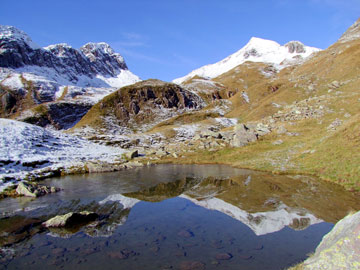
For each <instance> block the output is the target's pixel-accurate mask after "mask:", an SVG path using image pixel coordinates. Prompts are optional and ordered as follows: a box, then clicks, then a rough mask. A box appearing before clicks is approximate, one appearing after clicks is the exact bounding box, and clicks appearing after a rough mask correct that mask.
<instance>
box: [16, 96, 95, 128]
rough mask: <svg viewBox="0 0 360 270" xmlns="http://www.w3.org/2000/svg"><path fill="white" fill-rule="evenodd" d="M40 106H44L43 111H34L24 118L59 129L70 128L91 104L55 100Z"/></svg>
mask: <svg viewBox="0 0 360 270" xmlns="http://www.w3.org/2000/svg"><path fill="white" fill-rule="evenodd" d="M40 106H44V109H43V110H42V112H41V113H34V114H33V115H32V116H29V117H26V118H24V119H22V120H23V121H24V122H26V123H29V124H34V125H37V126H41V127H46V126H49V125H51V126H53V127H55V128H57V129H69V128H71V127H73V126H74V125H75V124H76V123H77V122H79V121H80V119H81V118H82V117H83V116H84V115H85V114H86V113H87V112H88V111H89V110H90V108H91V105H89V104H82V103H71V102H53V103H48V104H46V105H40Z"/></svg>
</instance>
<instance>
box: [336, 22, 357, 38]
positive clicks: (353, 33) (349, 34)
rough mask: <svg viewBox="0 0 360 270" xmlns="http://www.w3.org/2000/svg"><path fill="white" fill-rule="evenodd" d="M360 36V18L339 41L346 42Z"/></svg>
mask: <svg viewBox="0 0 360 270" xmlns="http://www.w3.org/2000/svg"><path fill="white" fill-rule="evenodd" d="M359 38H360V19H358V20H357V21H356V22H355V23H354V24H353V25H352V26H350V28H349V29H348V30H347V31H346V32H345V33H344V34H343V35H342V36H341V37H340V39H339V42H341V43H344V42H348V41H352V40H355V39H359Z"/></svg>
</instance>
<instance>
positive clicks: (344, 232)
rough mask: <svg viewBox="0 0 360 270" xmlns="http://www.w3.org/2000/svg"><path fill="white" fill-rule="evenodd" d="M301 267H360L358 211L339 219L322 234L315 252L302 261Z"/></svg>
mask: <svg viewBox="0 0 360 270" xmlns="http://www.w3.org/2000/svg"><path fill="white" fill-rule="evenodd" d="M303 268H304V269H306V270H315V269H316V270H317V269H327V270H341V269H360V212H357V213H356V214H352V215H349V216H347V217H345V218H343V219H342V220H340V221H339V222H338V223H337V224H336V225H335V227H334V228H333V229H332V230H331V232H329V233H328V234H327V235H325V236H324V238H323V240H322V241H321V243H320V245H319V246H318V247H317V248H316V251H315V254H314V255H313V256H312V257H310V258H309V259H307V260H306V261H305V262H304V265H303Z"/></svg>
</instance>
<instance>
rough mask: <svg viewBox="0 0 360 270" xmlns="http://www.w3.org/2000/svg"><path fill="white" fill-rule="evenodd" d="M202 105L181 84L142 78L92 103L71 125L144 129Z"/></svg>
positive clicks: (197, 97)
mask: <svg viewBox="0 0 360 270" xmlns="http://www.w3.org/2000/svg"><path fill="white" fill-rule="evenodd" d="M203 105H204V102H203V100H202V99H201V98H200V97H199V96H197V95H196V94H194V93H192V92H190V91H188V90H186V89H183V88H182V87H180V86H178V85H176V84H173V83H166V82H163V81H160V80H146V81H142V82H139V83H136V84H134V85H130V86H126V87H123V88H121V89H119V90H118V91H116V92H115V93H113V94H111V95H109V96H107V97H105V98H104V99H103V100H101V101H100V102H99V103H97V104H96V105H94V106H93V107H92V108H91V109H90V111H89V112H88V113H87V114H86V115H85V116H84V117H83V118H82V119H81V121H80V122H79V123H78V124H77V125H76V126H75V128H80V127H84V126H91V127H93V128H99V127H100V128H108V127H110V126H111V129H112V130H116V127H118V128H121V129H123V130H122V131H121V130H119V132H121V133H128V132H130V131H129V130H125V131H124V128H127V129H130V130H134V129H136V130H138V131H139V130H147V129H149V128H151V127H153V126H155V125H156V124H157V123H159V122H161V121H165V120H166V119H169V118H171V117H173V116H175V115H178V114H180V113H182V112H185V111H189V110H197V109H200V108H202V107H203Z"/></svg>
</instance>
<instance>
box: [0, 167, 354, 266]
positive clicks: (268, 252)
mask: <svg viewBox="0 0 360 270" xmlns="http://www.w3.org/2000/svg"><path fill="white" fill-rule="evenodd" d="M46 184H50V185H55V186H58V187H61V188H63V189H64V191H62V192H60V193H57V194H53V195H49V196H45V197H42V198H38V199H36V200H27V199H25V198H19V199H7V200H3V201H0V211H1V212H2V213H4V214H3V216H4V217H3V218H1V219H0V235H1V236H0V244H1V245H2V246H3V247H5V246H7V248H6V249H5V248H2V252H1V253H0V259H1V260H2V262H3V264H2V265H1V266H0V268H1V269H18V268H21V267H27V268H28V269H32V268H34V269H35V268H36V269H41V268H42V267H43V268H46V267H48V266H49V265H51V267H53V268H54V267H55V266H54V264H52V263H54V262H56V267H55V269H56V268H59V269H60V268H62V267H63V268H66V269H72V268H74V269H75V268H76V269H86V268H88V267H89V266H90V265H91V267H96V266H97V265H98V266H99V267H100V266H101V267H102V268H103V269H113V267H115V266H118V265H121V266H122V267H125V268H126V267H127V268H129V269H131V268H137V269H173V268H174V269H187V268H186V267H190V266H191V265H193V266H194V265H195V266H196V267H198V268H194V269H213V268H214V269H215V268H216V267H218V266H219V265H220V267H221V269H241V267H244V268H246V269H261V268H264V267H265V266H266V269H281V268H284V267H287V266H289V265H291V264H293V263H295V262H297V261H299V260H302V259H304V258H305V257H306V254H308V253H309V252H312V251H313V250H314V249H315V247H316V245H317V244H318V243H319V241H320V240H321V238H322V236H323V235H324V234H325V233H327V232H328V231H329V230H330V229H331V227H332V223H334V222H336V221H337V220H338V219H340V218H342V217H343V216H345V215H346V214H347V212H348V211H349V210H351V209H353V210H358V209H360V202H359V200H358V199H357V198H355V197H354V196H352V195H351V194H349V193H347V192H344V191H343V190H342V189H341V188H339V187H337V186H334V185H330V184H327V183H324V182H320V181H317V180H313V179H312V178H310V177H306V176H279V175H269V174H266V173H259V172H252V171H248V170H239V169H233V168H229V167H225V166H177V165H161V166H156V167H149V168H142V169H139V170H134V171H126V172H121V173H111V174H98V175H89V176H71V177H64V178H60V179H50V180H48V181H46ZM84 210H86V211H90V212H95V213H97V214H99V218H98V219H97V220H96V221H94V222H91V223H88V224H82V225H81V226H80V225H79V226H73V227H69V228H54V229H46V228H43V227H42V226H41V223H42V222H43V221H45V220H47V219H49V218H51V217H53V216H55V215H60V214H65V213H68V212H80V211H84ZM214 210H215V211H214ZM5 212H6V213H5ZM275 246H276V249H274V248H273V247H275ZM9 248H10V249H9ZM9 250H10V251H9ZM24 254H28V255H26V256H23V255H24ZM36 258H43V259H42V260H40V261H39V260H38V259H36ZM79 258H81V259H79ZM195 266H194V267H195ZM190 268H191V267H190ZM190 268H189V269H190Z"/></svg>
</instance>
